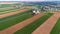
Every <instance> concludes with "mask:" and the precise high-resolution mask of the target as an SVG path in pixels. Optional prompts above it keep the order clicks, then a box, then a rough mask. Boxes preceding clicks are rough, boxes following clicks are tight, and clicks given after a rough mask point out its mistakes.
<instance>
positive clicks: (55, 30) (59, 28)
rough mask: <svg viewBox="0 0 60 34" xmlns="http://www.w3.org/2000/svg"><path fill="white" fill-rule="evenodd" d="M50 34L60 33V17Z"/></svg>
mask: <svg viewBox="0 0 60 34" xmlns="http://www.w3.org/2000/svg"><path fill="white" fill-rule="evenodd" d="M50 34H60V18H59V19H58V21H57V23H56V25H55V26H54V28H53V29H52V31H51V33H50Z"/></svg>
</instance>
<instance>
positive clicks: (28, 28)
mask: <svg viewBox="0 0 60 34" xmlns="http://www.w3.org/2000/svg"><path fill="white" fill-rule="evenodd" d="M51 15H52V14H50V13H49V14H46V15H44V16H42V17H41V18H39V19H38V20H36V21H34V22H32V23H30V24H29V25H27V26H26V27H24V28H22V29H21V30H18V31H17V32H15V33H14V34H31V33H32V32H33V31H34V30H35V29H36V28H37V27H39V25H41V24H42V23H43V22H44V21H46V20H47V19H48V18H49V17H50V16H51Z"/></svg>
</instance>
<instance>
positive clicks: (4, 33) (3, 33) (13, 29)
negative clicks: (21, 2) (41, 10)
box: [0, 14, 44, 34]
mask: <svg viewBox="0 0 60 34" xmlns="http://www.w3.org/2000/svg"><path fill="white" fill-rule="evenodd" d="M43 15H44V14H39V15H35V16H33V17H31V18H29V19H27V20H25V21H23V22H20V23H18V24H16V25H13V26H11V27H9V28H7V29H5V30H2V31H0V34H13V33H14V32H16V31H18V30H20V29H22V28H23V27H25V26H27V25H28V24H30V23H32V22H33V21H35V20H37V19H39V18H40V17H42V16H43Z"/></svg>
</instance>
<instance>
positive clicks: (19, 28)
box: [0, 7, 60, 34]
mask: <svg viewBox="0 0 60 34" xmlns="http://www.w3.org/2000/svg"><path fill="white" fill-rule="evenodd" d="M25 9H26V8H25ZM18 10H20V8H18V9H17V8H13V7H4V8H0V15H2V14H5V13H9V12H12V11H17V12H16V13H17V14H14V15H10V16H7V17H4V18H0V34H36V33H37V32H35V31H38V30H39V31H41V32H42V33H46V32H45V30H46V31H48V33H49V34H59V32H60V29H59V23H60V21H59V20H60V19H59V17H60V15H59V14H60V13H49V12H47V13H40V14H37V15H34V16H32V15H31V12H32V10H31V9H29V10H27V11H25V12H19V11H18ZM21 11H24V10H23V9H22V10H21ZM18 12H19V13H18ZM0 17H1V16H0ZM52 18H53V20H56V19H59V20H58V21H57V20H56V21H57V22H55V21H53V20H52ZM45 23H47V24H45ZM52 23H53V25H54V27H53V28H51V29H52V30H51V31H50V29H48V27H50V25H51V26H53V25H52ZM54 23H56V25H55V24H54ZM43 24H45V25H43ZM48 24H49V25H48ZM41 25H42V26H41ZM40 26H41V27H42V28H41V27H40ZM44 26H45V27H44ZM43 27H44V28H43ZM40 28H41V29H40ZM44 29H45V30H44ZM43 30H44V32H43ZM34 32H35V33H34ZM50 32H51V33H50ZM37 34H41V33H40V32H39V33H37Z"/></svg>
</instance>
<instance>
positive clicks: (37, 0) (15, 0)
mask: <svg viewBox="0 0 60 34" xmlns="http://www.w3.org/2000/svg"><path fill="white" fill-rule="evenodd" d="M0 1H60V0H0Z"/></svg>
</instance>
